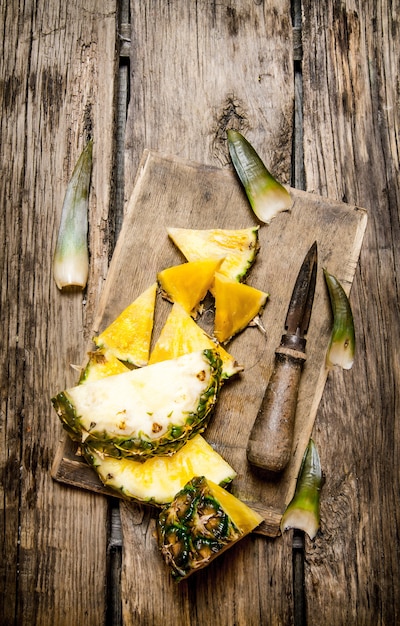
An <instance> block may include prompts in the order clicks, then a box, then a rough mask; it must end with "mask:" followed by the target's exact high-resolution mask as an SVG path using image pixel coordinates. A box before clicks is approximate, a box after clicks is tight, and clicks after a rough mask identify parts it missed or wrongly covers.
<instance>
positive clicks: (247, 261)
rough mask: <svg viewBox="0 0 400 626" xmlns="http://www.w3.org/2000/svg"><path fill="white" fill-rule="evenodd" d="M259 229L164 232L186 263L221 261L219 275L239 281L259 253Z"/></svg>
mask: <svg viewBox="0 0 400 626" xmlns="http://www.w3.org/2000/svg"><path fill="white" fill-rule="evenodd" d="M258 230H259V226H255V227H252V228H244V229H238V230H223V229H212V230H193V229H189V228H167V232H168V235H169V237H170V238H171V239H172V241H173V242H174V244H175V245H176V246H177V247H178V248H179V250H180V251H181V252H182V254H183V255H184V256H185V257H186V258H187V260H188V261H198V260H201V259H221V258H224V261H223V263H222V265H221V267H220V269H219V272H220V273H221V274H223V275H224V276H226V277H227V278H229V279H230V280H236V281H242V280H244V278H245V277H246V275H247V273H248V271H249V269H250V268H251V266H252V265H253V263H254V261H255V259H256V256H257V252H258V250H259V241H258Z"/></svg>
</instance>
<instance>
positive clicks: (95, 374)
mask: <svg viewBox="0 0 400 626" xmlns="http://www.w3.org/2000/svg"><path fill="white" fill-rule="evenodd" d="M124 372H129V367H127V366H126V365H124V363H122V361H120V360H119V359H117V358H116V357H115V356H114V355H113V354H111V353H109V354H105V352H104V350H95V351H94V352H89V360H88V362H87V365H86V367H85V368H84V369H83V370H82V373H81V375H80V378H79V384H83V383H90V382H92V381H93V380H100V379H101V378H107V377H108V376H115V375H116V374H123V373H124Z"/></svg>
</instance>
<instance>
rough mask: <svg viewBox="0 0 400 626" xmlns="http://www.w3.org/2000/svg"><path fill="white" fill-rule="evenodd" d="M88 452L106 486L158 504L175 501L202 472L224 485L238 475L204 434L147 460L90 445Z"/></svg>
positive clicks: (127, 496)
mask: <svg viewBox="0 0 400 626" xmlns="http://www.w3.org/2000/svg"><path fill="white" fill-rule="evenodd" d="M84 455H85V458H86V460H87V461H88V463H89V464H90V465H92V466H93V467H94V468H95V470H96V472H97V474H98V475H99V477H100V479H101V481H102V482H103V483H104V485H106V486H107V487H111V488H112V489H114V490H116V491H118V492H119V493H120V494H121V495H123V496H124V497H126V498H133V499H134V500H138V501H140V502H147V503H149V504H154V505H165V504H167V503H169V502H172V500H173V499H174V497H175V494H177V493H178V491H180V490H181V489H183V487H184V486H185V485H186V483H187V482H188V481H189V480H191V479H192V478H193V477H194V476H198V475H199V474H201V475H202V474H204V475H205V476H207V478H209V479H210V480H212V481H213V482H215V483H217V484H220V485H225V484H227V483H229V482H231V481H232V480H233V479H234V478H235V476H236V472H235V471H234V470H233V469H232V467H231V466H230V465H229V463H227V462H226V461H225V460H224V459H223V458H222V457H221V456H220V455H219V454H218V452H216V451H215V450H214V449H213V448H212V447H211V446H210V444H208V443H207V442H206V441H205V440H204V439H203V437H202V436H201V435H195V436H194V437H193V438H192V439H190V440H189V441H188V442H187V443H186V444H185V445H184V446H183V447H182V448H181V449H180V450H178V452H176V454H173V455H172V456H156V457H152V458H150V459H147V461H144V462H143V463H142V462H140V461H134V460H132V459H114V458H112V457H107V456H104V455H100V454H98V453H97V452H96V451H95V450H92V449H91V448H90V447H89V446H84Z"/></svg>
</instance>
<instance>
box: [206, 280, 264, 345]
mask: <svg viewBox="0 0 400 626" xmlns="http://www.w3.org/2000/svg"><path fill="white" fill-rule="evenodd" d="M214 289H215V293H214V295H215V320H214V335H215V337H216V339H217V340H218V341H219V342H220V343H225V342H227V341H229V339H231V338H232V337H233V336H234V335H237V334H238V333H239V332H240V331H242V330H244V329H245V328H246V327H247V326H248V325H249V324H250V322H251V321H252V320H253V319H254V318H255V317H256V316H257V315H258V314H259V313H260V311H261V309H262V308H263V307H264V306H265V303H266V301H267V298H268V294H267V293H265V292H264V291H260V290H259V289H256V288H255V287H251V286H250V285H244V284H242V283H237V282H233V281H231V280H229V279H227V278H226V277H225V276H223V275H222V274H219V273H217V274H216V275H215V282H214Z"/></svg>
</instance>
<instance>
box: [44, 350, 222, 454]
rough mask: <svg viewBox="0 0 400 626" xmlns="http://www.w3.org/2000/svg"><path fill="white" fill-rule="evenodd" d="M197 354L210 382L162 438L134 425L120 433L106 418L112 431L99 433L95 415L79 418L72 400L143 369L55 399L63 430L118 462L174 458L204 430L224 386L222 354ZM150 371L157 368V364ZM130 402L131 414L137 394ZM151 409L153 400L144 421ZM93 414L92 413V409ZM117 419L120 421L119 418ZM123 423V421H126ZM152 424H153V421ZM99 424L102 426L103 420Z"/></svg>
mask: <svg viewBox="0 0 400 626" xmlns="http://www.w3.org/2000/svg"><path fill="white" fill-rule="evenodd" d="M198 354H201V355H202V359H203V362H204V364H205V367H206V368H207V367H208V368H209V377H208V379H207V378H206V379H205V380H204V387H203V390H202V391H201V392H200V393H199V396H198V397H197V398H195V399H194V400H193V402H194V403H195V404H193V402H192V405H193V407H194V410H190V411H189V412H188V413H185V414H181V418H180V421H179V419H177V421H176V422H175V423H171V422H168V423H167V424H166V426H165V428H164V429H163V432H161V431H160V435H159V436H157V434H153V433H152V435H153V436H151V437H150V435H149V433H147V432H145V431H143V429H142V428H136V430H135V428H134V427H132V426H131V424H130V427H129V432H124V429H125V430H126V428H127V426H126V424H124V427H123V429H121V427H120V426H119V425H115V422H114V424H113V422H112V418H107V419H109V420H110V422H109V424H110V426H109V430H107V429H105V428H104V427H102V428H100V429H99V428H98V427H97V429H96V419H97V416H96V414H95V412H92V413H90V415H88V414H86V415H82V416H81V415H79V411H78V410H77V408H76V406H75V403H74V402H73V400H72V397H71V394H73V393H74V390H76V391H75V395H76V394H77V392H78V388H79V397H80V398H82V397H84V398H85V397H86V395H85V394H86V393H87V390H88V389H89V388H90V393H92V394H93V390H95V391H96V392H97V391H98V390H99V389H100V387H99V386H97V384H98V383H99V384H101V383H104V385H106V384H107V382H108V381H111V378H113V379H114V381H113V383H112V385H113V387H112V388H113V389H114V388H115V382H116V381H117V379H118V378H120V377H130V376H131V375H132V376H135V372H136V376H137V373H138V372H143V370H144V368H142V369H141V370H135V371H132V372H129V373H127V374H120V375H117V376H114V377H109V378H108V379H104V381H96V382H93V383H87V384H85V385H79V386H78V387H74V388H73V389H72V390H66V391H63V392H61V393H59V394H58V395H57V396H55V397H54V398H52V403H53V406H54V408H55V410H56V412H57V414H58V416H59V418H60V420H61V421H62V423H63V425H64V427H65V428H66V430H67V431H68V432H69V434H70V436H71V437H72V438H73V439H74V440H75V441H79V442H80V443H87V444H88V445H90V446H91V447H92V448H94V449H95V450H97V451H98V452H99V453H100V454H107V455H109V456H113V457H116V458H120V457H133V458H144V457H147V456H153V455H156V454H167V455H168V454H173V453H174V452H176V451H177V450H178V449H179V448H181V447H182V446H183V445H184V443H185V442H186V441H187V440H188V439H189V438H190V437H192V436H194V435H195V434H196V433H199V432H202V431H203V430H204V429H205V427H206V425H207V422H208V419H209V417H210V414H211V411H212V409H213V407H214V405H215V403H216V401H217V398H218V394H219V389H220V385H221V359H220V357H219V354H218V352H217V351H213V350H203V351H201V352H199V353H198ZM194 356H195V355H194ZM189 358H190V355H184V356H182V357H180V359H182V360H183V359H189ZM173 361H174V362H176V361H178V359H174V360H173ZM173 361H171V362H170V363H173ZM185 362H186V361H185ZM164 363H165V365H166V367H170V365H169V363H167V362H164ZM182 363H183V361H182ZM160 365H161V364H160ZM148 367H152V368H156V367H157V364H155V365H152V366H148ZM171 367H173V365H171ZM153 371H154V370H153ZM161 371H164V372H165V371H166V370H165V369H162V368H159V369H158V370H157V373H158V372H161ZM193 376H194V374H193ZM129 380H130V379H129ZM202 382H203V381H202V380H200V379H198V377H197V375H196V386H197V388H200V387H201V383H202ZM124 383H125V381H124ZM109 384H110V383H109ZM104 385H103V386H104ZM110 387H111V385H110ZM150 392H151V393H150ZM157 392H158V388H157V385H156V384H154V387H153V384H152V386H151V388H150V389H149V395H151V396H154V397H155V398H156V397H157ZM116 395H118V394H116ZM178 400H179V398H178ZM110 402H111V403H112V402H114V400H110ZM129 402H130V406H129V410H133V408H134V406H133V405H134V402H135V394H134V393H132V396H131V397H130V398H129ZM171 402H173V403H175V399H174V397H172V398H171ZM97 405H98V406H101V410H104V409H103V406H102V405H103V402H102V401H100V400H99V401H97ZM90 406H92V405H90ZM95 407H96V405H95ZM150 407H151V399H150V398H149V412H147V413H146V412H145V413H143V411H142V418H143V414H144V415H145V417H146V415H147V418H146V419H148V417H149V416H150V417H151V411H150ZM90 410H92V411H93V408H92V409H90ZM118 415H119V413H118ZM167 417H168V416H167ZM178 418H179V415H178ZM118 419H120V418H119V417H118ZM135 419H136V418H135ZM89 420H90V422H89ZM120 421H124V419H122V420H120ZM149 421H150V422H151V420H149ZM100 423H102V422H101V420H100ZM103 423H104V422H103ZM112 426H115V428H114V431H113V430H112V428H111V427H112Z"/></svg>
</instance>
